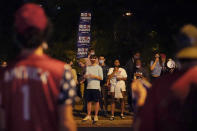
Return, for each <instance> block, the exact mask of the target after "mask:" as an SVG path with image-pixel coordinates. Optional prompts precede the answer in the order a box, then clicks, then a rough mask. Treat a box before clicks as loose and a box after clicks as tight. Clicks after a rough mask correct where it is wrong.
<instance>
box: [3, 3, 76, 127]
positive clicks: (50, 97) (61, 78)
mask: <svg viewBox="0 0 197 131" xmlns="http://www.w3.org/2000/svg"><path fill="white" fill-rule="evenodd" d="M49 25H50V24H49V21H48V19H47V16H46V15H45V12H44V10H43V9H42V8H41V7H40V6H39V5H36V4H32V3H27V4H25V5H23V6H22V7H21V8H20V9H19V10H18V11H17V12H16V14H15V27H16V33H17V39H18V41H19V42H20V43H18V44H19V45H18V46H20V48H21V52H20V55H19V56H18V57H17V58H16V59H15V60H14V61H12V62H10V63H9V66H7V67H6V68H4V69H3V70H1V71H0V74H1V75H0V77H1V79H0V107H1V108H0V109H1V112H0V113H1V115H0V116H1V117H0V119H1V121H5V123H6V125H5V126H4V129H5V130H6V131H58V130H59V131H60V130H61V131H66V130H69V131H75V130H76V124H75V122H74V119H73V115H72V103H73V101H74V99H75V95H76V91H75V85H76V83H75V81H74V79H73V76H72V73H71V67H70V66H69V65H65V63H63V62H61V61H58V60H55V59H52V58H50V57H49V56H47V55H45V54H44V51H43V50H44V47H43V45H45V46H46V40H47V36H48V34H49V30H50V26H49ZM3 116H4V117H3ZM0 129H3V125H2V126H1V128H0Z"/></svg>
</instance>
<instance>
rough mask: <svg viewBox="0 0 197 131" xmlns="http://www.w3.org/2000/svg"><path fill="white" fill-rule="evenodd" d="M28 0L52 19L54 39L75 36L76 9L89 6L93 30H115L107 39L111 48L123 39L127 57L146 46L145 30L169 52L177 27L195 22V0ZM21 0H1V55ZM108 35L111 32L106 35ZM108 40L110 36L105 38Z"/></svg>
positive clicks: (4, 54) (3, 56)
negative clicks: (126, 36) (41, 6)
mask: <svg viewBox="0 0 197 131" xmlns="http://www.w3.org/2000/svg"><path fill="white" fill-rule="evenodd" d="M26 1H27V0H26ZM32 1H34V2H37V3H40V4H42V5H43V7H44V8H45V10H46V12H47V14H48V16H49V18H50V19H51V21H52V22H53V23H54V27H55V34H54V36H55V37H54V38H55V39H54V41H71V40H70V39H71V38H72V37H73V38H72V39H76V36H75V35H76V32H77V25H78V19H79V13H80V11H83V10H90V11H91V12H92V13H93V20H92V26H93V27H92V28H93V30H96V31H97V30H98V31H101V32H104V33H105V34H106V35H108V34H113V33H114V32H115V33H117V34H118V33H119V34H120V35H117V37H118V40H117V41H116V40H114V39H115V38H113V41H112V42H111V43H114V42H115V43H117V46H114V48H118V47H122V45H120V42H122V43H123V44H124V43H125V49H123V50H121V51H120V52H121V53H120V55H128V57H129V55H130V54H129V52H130V51H134V50H139V49H141V48H144V47H146V42H145V41H149V38H145V35H146V34H148V33H149V32H156V34H158V35H157V38H154V40H152V41H153V42H152V43H154V41H156V43H159V44H161V47H162V49H163V50H164V51H165V52H166V49H168V51H169V52H167V53H169V54H173V51H174V50H173V49H174V48H176V45H175V44H174V39H173V38H174V36H175V35H176V34H177V33H178V31H179V29H180V27H182V26H183V25H184V24H188V23H189V24H194V25H197V16H196V8H197V3H196V2H190V1H189V0H72V1H68V0H48V1H46V0H32ZM22 3H23V1H22V0H9V1H8V0H7V1H6V0H3V1H1V4H0V8H1V11H0V15H1V17H0V18H1V19H0V38H1V42H3V43H4V44H2V43H1V44H2V46H3V47H4V48H3V47H2V48H1V49H0V57H1V59H9V58H10V57H9V55H8V54H9V53H8V52H9V50H10V49H11V48H12V49H13V48H15V47H13V45H12V44H9V43H12V41H11V38H13V37H12V36H13V13H14V12H15V10H16V9H17V8H18V7H19V6H20V5H21V4H22ZM58 6H60V7H61V9H59V10H58V9H57V7H58ZM128 11H129V12H131V13H133V15H132V17H130V18H124V17H123V16H122V15H123V14H124V13H125V12H128ZM118 22H119V23H118ZM125 22H128V23H129V24H128V25H127V23H126V25H125V24H124V23H125ZM122 23H123V25H122ZM118 24H119V25H118ZM120 25H122V26H120ZM116 26H117V28H116ZM134 26H135V28H134ZM127 28H129V29H127ZM132 30H133V32H132ZM71 32H72V33H73V34H72V33H71ZM122 32H124V33H125V34H127V33H128V32H129V33H128V34H129V36H133V37H135V38H136V39H135V38H133V39H130V38H128V39H127V38H122V36H121V34H122ZM135 32H136V33H135ZM124 33H123V34H124ZM98 35H99V33H97V34H96V35H95V36H94V35H93V40H94V39H96V38H94V37H97V36H98ZM57 37H58V38H57ZM100 37H102V35H100ZM109 37H115V36H112V35H109ZM98 39H99V37H98ZM103 39H105V37H103ZM141 39H144V41H140V40H141ZM99 40H100V39H99ZM73 41H74V40H73ZM95 41H96V40H95ZM109 41H111V40H110V39H109ZM5 43H8V44H5ZM73 43H74V42H73ZM106 43H107V42H106ZM130 43H132V44H130ZM139 43H140V44H139ZM149 43H151V42H149ZM71 45H72V44H71ZM137 46H138V47H137ZM148 46H149V45H148ZM150 46H154V44H152V45H151V44H150ZM95 47H97V45H95ZM132 47H136V48H133V50H132V49H128V48H132ZM68 48H69V47H68ZM72 49H73V48H72ZM127 49H128V50H127ZM114 50H115V51H114V52H110V53H108V54H105V55H109V56H113V55H114V54H116V52H117V51H118V50H116V49H114ZM125 50H126V51H125ZM142 51H143V50H142ZM98 52H104V50H98ZM11 54H12V53H11ZM14 55H15V54H14ZM56 57H58V55H56Z"/></svg>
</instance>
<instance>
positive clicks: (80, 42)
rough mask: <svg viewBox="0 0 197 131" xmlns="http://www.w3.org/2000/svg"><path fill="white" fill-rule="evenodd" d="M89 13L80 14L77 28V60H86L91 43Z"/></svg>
mask: <svg viewBox="0 0 197 131" xmlns="http://www.w3.org/2000/svg"><path fill="white" fill-rule="evenodd" d="M91 18H92V16H91V13H90V12H82V13H81V15H80V22H79V27H78V39H77V58H86V57H87V56H88V49H89V47H90V41H91Z"/></svg>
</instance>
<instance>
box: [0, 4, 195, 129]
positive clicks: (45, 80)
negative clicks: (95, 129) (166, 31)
mask: <svg viewBox="0 0 197 131" xmlns="http://www.w3.org/2000/svg"><path fill="white" fill-rule="evenodd" d="M15 30H16V34H17V35H16V38H17V40H18V41H19V43H20V44H19V45H18V46H20V48H21V51H20V55H19V56H18V57H17V58H16V59H15V60H14V61H12V62H10V63H8V65H7V63H6V66H5V64H4V66H2V69H1V70H0V74H1V75H0V77H1V79H0V129H5V130H6V131H46V130H47V131H57V130H61V131H64V130H69V131H75V130H77V127H76V123H75V121H74V118H73V115H72V114H73V113H72V111H73V104H74V101H76V99H77V95H79V96H80V97H81V98H82V101H83V111H84V112H86V113H87V115H86V116H85V118H82V121H91V120H92V116H91V114H92V113H91V111H92V109H91V108H92V104H93V103H94V105H95V108H94V117H93V120H94V122H97V121H98V120H99V117H98V115H99V110H100V111H101V115H104V116H106V117H109V120H111V121H113V120H114V119H115V108H116V102H120V105H121V107H120V108H121V112H120V117H121V119H124V118H125V117H126V116H125V101H127V102H128V104H129V110H130V111H133V112H134V113H135V116H136V117H135V126H134V129H135V130H136V131H145V130H151V131H154V130H155V131H156V130H159V131H163V130H165V131H166V130H169V131H171V130H173V131H174V130H181V131H182V130H183V131H186V130H191V129H193V128H195V125H194V124H193V122H196V118H197V117H195V116H196V111H195V109H197V108H196V107H197V106H196V104H195V103H194V100H195V98H196V94H195V93H196V91H197V90H196V83H197V80H196V73H195V72H197V68H196V58H197V48H196V45H197V28H196V27H195V26H193V25H187V26H184V27H183V28H182V29H181V36H183V35H184V38H187V40H188V41H184V42H185V43H182V45H185V46H184V47H182V48H181V49H180V51H179V52H178V53H177V58H178V59H179V61H180V65H181V66H180V67H178V68H179V69H177V64H176V63H175V61H174V60H172V59H167V56H166V54H164V53H159V52H156V53H155V54H154V57H153V58H152V60H151V61H150V64H149V65H147V66H144V64H143V60H142V59H141V57H142V56H141V54H140V52H135V53H134V54H133V56H132V58H130V59H129V61H128V62H127V64H126V65H121V63H120V59H114V61H113V62H114V64H113V66H111V67H110V66H108V65H106V61H107V60H106V58H105V56H99V57H97V56H96V55H95V54H96V53H95V50H94V49H90V50H89V54H88V57H87V58H81V59H79V60H78V65H79V66H80V73H79V72H77V71H76V70H75V69H73V68H72V64H73V62H72V60H70V59H66V61H65V62H62V61H59V60H56V59H53V58H51V57H49V56H48V55H46V54H45V53H44V49H45V48H46V45H47V37H48V35H49V32H50V22H49V21H48V18H47V16H46V14H45V12H44V10H43V9H42V7H40V6H39V5H36V4H32V3H27V4H25V5H23V6H22V7H21V8H20V9H18V11H17V12H16V14H15ZM179 42H180V43H181V42H182V41H179ZM147 67H148V68H147ZM77 74H78V75H77ZM77 90H78V91H77ZM77 92H80V93H79V94H77ZM109 104H110V106H111V108H110V109H111V110H110V112H111V113H110V114H108V111H109V110H108V105H109Z"/></svg>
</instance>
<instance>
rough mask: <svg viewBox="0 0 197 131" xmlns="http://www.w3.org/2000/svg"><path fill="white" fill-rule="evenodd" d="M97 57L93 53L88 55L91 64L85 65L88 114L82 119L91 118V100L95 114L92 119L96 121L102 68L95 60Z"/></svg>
mask: <svg viewBox="0 0 197 131" xmlns="http://www.w3.org/2000/svg"><path fill="white" fill-rule="evenodd" d="M96 59H97V57H96V56H95V55H91V56H90V61H91V65H90V66H87V68H86V74H85V76H84V77H85V78H86V79H87V82H88V85H87V101H88V104H87V110H88V114H87V116H86V117H85V118H84V119H83V121H87V120H92V118H91V107H92V102H95V116H94V121H95V122H96V121H98V111H99V98H100V90H101V87H100V81H101V80H103V71H102V68H101V67H100V66H99V65H98V64H97V62H96Z"/></svg>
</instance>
